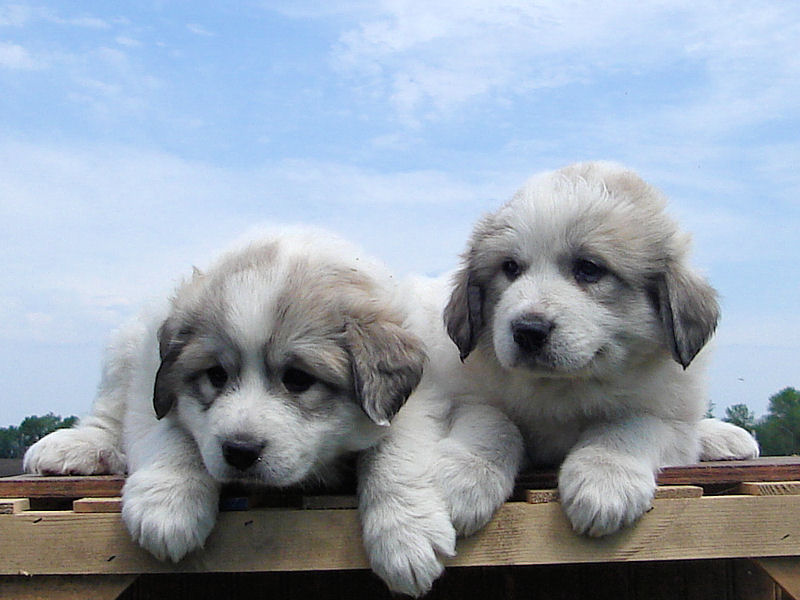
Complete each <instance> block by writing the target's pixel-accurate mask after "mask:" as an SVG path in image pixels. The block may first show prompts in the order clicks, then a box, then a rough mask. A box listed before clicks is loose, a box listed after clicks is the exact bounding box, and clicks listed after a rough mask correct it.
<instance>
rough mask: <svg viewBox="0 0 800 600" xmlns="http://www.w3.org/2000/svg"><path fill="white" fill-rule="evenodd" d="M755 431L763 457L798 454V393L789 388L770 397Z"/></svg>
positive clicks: (799, 396)
mask: <svg viewBox="0 0 800 600" xmlns="http://www.w3.org/2000/svg"><path fill="white" fill-rule="evenodd" d="M755 431H756V438H757V439H758V443H759V444H760V445H761V453H762V454H763V455H764V456H786V455H790V454H800V392H798V391H797V390H796V389H794V388H791V387H789V388H786V389H784V390H781V391H780V392H778V393H777V394H775V395H774V396H772V397H771V398H770V399H769V412H768V413H767V414H766V415H765V416H764V417H763V418H762V419H761V420H759V422H758V423H757V424H756V426H755Z"/></svg>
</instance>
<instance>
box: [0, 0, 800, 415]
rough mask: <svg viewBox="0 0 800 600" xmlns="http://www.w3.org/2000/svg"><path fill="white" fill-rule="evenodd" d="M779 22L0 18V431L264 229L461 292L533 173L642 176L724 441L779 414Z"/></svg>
mask: <svg viewBox="0 0 800 600" xmlns="http://www.w3.org/2000/svg"><path fill="white" fill-rule="evenodd" d="M798 98H800V5H797V4H796V3H789V2H770V3H767V2H764V3H753V2H738V1H733V2H708V3H704V2H695V1H692V2H688V1H687V2H681V1H671V2H648V1H641V0H640V1H631V2H627V1H621V0H609V1H608V2H603V3H600V4H598V3H596V2H588V1H587V2H582V1H567V2H532V1H523V0H516V1H513V2H503V1H493V0H444V1H441V2H431V1H430V0H386V1H384V0H373V1H370V2H366V1H364V2H360V1H352V2H338V3H317V2H306V1H303V0H300V1H293V2H289V1H287V2H280V1H278V2H269V1H265V2H239V3H218V2H203V1H198V2H192V3H187V2H169V1H158V2H150V1H147V0H142V1H141V2H136V3H127V2H125V3H122V2H108V1H103V2H81V3H63V2H35V3H27V2H15V3H10V4H6V3H2V2H0V239H2V240H3V242H4V243H3V262H4V265H3V266H4V268H3V269H2V271H0V353H1V354H0V379H1V380H2V381H3V386H2V387H3V391H2V392H0V426H4V425H9V424H16V423H18V422H19V421H20V420H21V419H22V418H23V417H24V416H26V415H29V414H43V413H46V412H48V411H54V412H56V413H57V414H62V415H67V414H78V415H81V414H84V413H85V412H87V411H88V409H89V406H90V404H91V399H92V396H93V393H94V389H95V386H96V385H97V382H98V379H99V362H100V357H101V354H102V348H103V344H104V343H105V340H106V339H107V337H108V335H109V333H110V332H111V331H112V330H113V329H114V328H115V327H116V326H117V325H119V324H120V323H121V322H122V321H123V320H124V319H125V318H127V317H128V316H130V315H131V314H133V313H134V312H135V311H136V309H137V307H139V306H141V304H142V303H143V302H146V301H147V300H148V299H150V298H153V297H157V296H159V295H163V294H165V293H167V292H168V291H169V290H170V288H171V286H172V285H173V284H174V283H175V282H176V281H178V280H179V279H180V278H181V277H182V276H183V275H184V274H187V273H188V272H190V268H191V265H193V264H196V265H199V266H202V265H203V264H206V262H207V261H208V259H209V258H210V257H211V256H213V254H214V253H215V251H216V250H217V249H218V248H220V247H223V246H225V245H226V244H227V243H228V242H229V241H230V240H231V239H233V238H235V237H237V236H239V235H240V234H241V233H242V232H245V231H247V230H248V229H251V228H252V227H254V226H256V225H258V224H262V223H284V222H286V223H297V222H308V223H313V224H317V225H322V226H325V227H328V228H330V229H333V230H335V231H338V232H339V233H341V234H343V235H344V236H346V237H348V238H350V239H352V240H354V241H356V242H357V243H359V244H360V245H362V246H364V247H365V248H366V249H367V250H369V251H370V252H371V253H372V254H374V255H376V256H378V257H380V258H382V259H383V260H384V261H385V262H387V263H388V264H389V266H390V267H391V268H392V269H393V270H395V271H396V272H397V273H399V274H405V273H426V274H439V273H442V272H444V271H447V270H449V269H451V268H452V267H454V266H455V264H456V261H457V255H458V253H459V252H460V251H461V250H462V249H463V246H464V243H465V240H466V237H467V235H468V232H469V230H470V227H471V224H472V223H473V222H474V221H475V220H476V219H477V218H478V217H479V216H480V215H481V214H483V213H484V212H485V211H488V210H491V209H492V208H494V207H496V206H497V205H499V204H500V203H501V202H502V201H504V200H506V199H507V198H508V197H509V196H510V195H511V193H512V192H513V191H514V190H515V189H516V188H517V187H519V186H520V185H521V184H522V183H523V182H524V180H525V179H526V178H527V177H528V176H530V175H532V174H534V173H536V172H538V171H542V170H549V169H553V168H557V167H560V166H562V165H564V164H566V163H569V162H573V161H576V160H586V159H597V158H602V159H611V160H617V161H620V162H623V163H625V164H627V165H629V166H631V167H633V168H635V169H637V170H638V171H639V172H640V173H641V174H642V175H643V176H644V177H645V178H646V179H647V180H649V181H650V182H652V183H654V184H655V185H657V186H658V187H659V188H661V189H662V190H663V191H664V192H665V193H666V194H667V195H668V196H669V197H670V199H671V211H672V213H673V214H674V215H675V216H676V217H678V219H679V220H680V221H681V222H682V223H683V225H684V226H685V227H686V228H687V229H689V230H690V231H692V232H693V233H694V239H695V262H696V264H698V265H699V266H700V267H701V268H702V269H703V270H704V272H705V273H706V274H707V275H708V276H709V278H710V279H711V281H712V283H713V284H714V285H715V286H716V287H717V289H718V290H719V291H720V294H721V299H722V306H723V319H722V323H721V325H720V328H719V330H718V336H717V340H716V354H715V357H714V361H713V367H712V370H711V377H710V390H709V391H710V397H711V400H712V401H713V402H714V403H715V405H716V412H717V414H718V415H722V414H724V407H725V406H728V405H730V404H735V403H739V402H745V403H747V404H748V405H749V406H750V407H751V408H752V409H753V410H754V411H755V412H756V414H757V415H760V414H762V413H764V412H765V411H766V405H767V399H768V397H769V396H770V395H771V394H773V393H775V392H777V391H779V390H780V389H782V388H783V387H786V386H795V387H800V376H799V375H798V356H800V316H798V315H799V314H800V310H798V309H800V301H798V298H799V297H800V268H798V266H797V258H796V256H797V250H796V248H797V241H796V238H797V235H798V232H799V231H800V139H799V136H798V132H800V101H798Z"/></svg>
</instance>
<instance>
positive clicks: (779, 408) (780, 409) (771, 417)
mask: <svg viewBox="0 0 800 600" xmlns="http://www.w3.org/2000/svg"><path fill="white" fill-rule="evenodd" d="M709 416H710V415H709ZM77 421H78V418H77V417H74V416H73V417H67V418H66V419H62V418H61V417H60V416H58V415H54V414H53V413H48V414H46V415H44V416H42V417H37V416H30V417H26V418H25V419H24V420H23V421H22V423H20V424H19V426H18V427H14V426H11V427H5V428H0V458H22V456H23V455H24V454H25V450H26V449H27V448H28V447H29V446H30V445H31V444H33V443H34V442H36V441H38V440H39V439H41V438H43V437H44V436H45V435H47V434H48V433H50V432H51V431H55V430H56V429H61V428H62V427H72V426H73V425H74V424H75V423H76V422H77ZM723 421H727V422H728V423H733V424H734V425H738V426H739V427H743V428H744V429H747V430H748V431H749V432H751V433H752V434H753V435H755V436H756V439H757V440H758V443H759V445H760V446H761V454H762V455H763V456H788V455H791V454H800V392H798V391H797V390H796V389H795V388H792V387H787V388H785V389H783V390H781V391H780V392H778V393H777V394H775V395H774V396H772V397H770V399H769V410H768V411H767V414H766V415H764V416H763V417H761V418H760V419H756V417H755V415H754V414H753V411H751V410H750V409H749V408H748V407H747V405H746V404H735V405H733V406H729V407H728V408H726V409H725V417H724V418H723Z"/></svg>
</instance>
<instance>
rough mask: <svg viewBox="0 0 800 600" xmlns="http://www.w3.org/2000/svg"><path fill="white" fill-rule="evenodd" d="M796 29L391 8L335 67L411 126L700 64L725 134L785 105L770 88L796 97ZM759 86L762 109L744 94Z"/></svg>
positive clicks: (659, 6)
mask: <svg viewBox="0 0 800 600" xmlns="http://www.w3.org/2000/svg"><path fill="white" fill-rule="evenodd" d="M797 17H798V15H797V8H796V7H794V6H793V5H789V4H771V5H764V4H759V5H752V4H750V3H743V2H734V3H730V4H728V5H726V6H722V5H718V4H710V5H702V4H701V5H698V4H697V3H691V2H677V3H675V2H668V3H662V2H644V3H642V2H630V1H626V0H619V1H616V2H604V3H603V6H602V8H600V7H598V6H597V5H596V3H590V2H586V1H572V2H560V3H548V4H543V3H532V2H527V1H522V0H518V1H510V2H491V3H489V2H482V1H478V0H475V1H466V2H464V1H456V0H450V1H446V2H436V3H431V2H426V1H425V0H384V1H383V2H380V3H377V4H376V6H375V7H373V9H372V10H370V11H369V12H367V13H366V14H362V15H361V17H360V22H359V24H358V25H357V26H356V27H353V28H350V29H348V30H347V31H345V32H343V33H342V35H341V36H340V39H339V43H338V45H337V47H336V49H335V51H334V61H335V64H336V66H337V67H338V68H339V69H340V70H341V71H342V72H344V73H347V74H348V75H349V76H351V77H353V78H354V79H356V80H357V81H359V83H361V84H362V85H365V86H366V87H367V88H368V89H369V90H370V93H379V94H382V95H383V96H384V97H385V98H387V99H388V100H389V101H391V103H392V105H393V106H394V108H395V110H396V111H397V113H398V115H399V116H400V117H401V118H403V119H404V120H405V121H406V122H409V123H412V124H414V123H419V121H420V119H422V120H424V119H429V118H437V119H439V118H444V117H445V116H446V115H447V114H448V113H449V112H452V111H453V110H455V109H457V108H458V107H460V106H462V105H464V104H465V103H467V102H469V101H479V100H481V99H485V98H492V99H493V100H495V101H496V100H497V99H501V100H502V99H503V98H512V99H513V98H514V97H519V96H527V95H530V94H531V93H534V92H535V91H536V90H540V89H544V88H552V87H559V86H564V85H566V84H568V83H573V82H584V83H585V82H589V81H593V80H596V79H597V78H598V77H600V76H601V75H609V74H610V75H613V74H614V73H615V72H620V71H621V70H624V71H627V72H628V73H636V72H637V71H640V72H641V71H643V70H644V71H646V70H652V69H655V70H657V69H660V68H664V67H666V66H671V65H679V64H680V63H681V62H682V61H690V62H695V63H697V64H698V66H699V68H700V69H701V70H702V69H705V70H707V75H708V77H709V79H710V81H709V84H710V85H711V86H712V89H710V90H709V92H710V93H709V96H710V100H709V101H708V102H707V103H706V104H711V105H713V106H714V107H721V106H727V107H728V111H727V114H722V115H719V116H718V118H717V119H716V120H717V121H718V122H719V123H725V122H726V117H727V116H729V115H730V114H731V113H732V112H735V113H736V114H738V115H739V116H740V117H741V118H747V116H748V115H749V114H750V113H751V111H752V108H753V107H756V106H758V107H761V108H762V109H763V108H769V107H770V100H772V101H778V102H779V103H780V104H783V102H785V96H783V95H782V94H777V95H772V94H771V93H770V89H769V88H770V86H769V84H770V83H772V84H773V85H774V84H778V83H784V82H790V83H791V82H795V83H791V84H792V85H797V84H796V81H797V79H798V78H797V77H796V75H797V66H798V63H799V62H800V61H799V60H798V58H797V56H798V42H797V40H798V39H800V31H798V18H797ZM726 82H727V83H726ZM730 82H733V83H730ZM752 86H756V87H760V88H761V90H760V93H759V94H757V97H755V98H752V97H750V95H742V94H741V92H742V90H743V89H750V88H751V87H752ZM773 96H775V97H773ZM735 99H738V100H739V101H738V102H733V100H735ZM765 100H766V101H767V103H766V106H765V105H764V101H765ZM700 107H701V109H702V110H701V112H702V114H703V116H704V117H706V118H708V117H709V116H710V117H712V118H713V117H714V114H715V113H714V111H709V110H707V107H703V103H702V102H701V103H700Z"/></svg>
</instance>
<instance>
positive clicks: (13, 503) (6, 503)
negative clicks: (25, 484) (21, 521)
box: [0, 498, 31, 515]
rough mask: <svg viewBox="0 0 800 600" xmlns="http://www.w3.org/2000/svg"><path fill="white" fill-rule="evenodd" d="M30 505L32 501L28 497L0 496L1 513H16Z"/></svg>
mask: <svg viewBox="0 0 800 600" xmlns="http://www.w3.org/2000/svg"><path fill="white" fill-rule="evenodd" d="M30 507H31V501H30V500H28V499H27V498H0V515H15V514H17V513H20V512H22V511H23V510H28V509H29V508H30Z"/></svg>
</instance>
